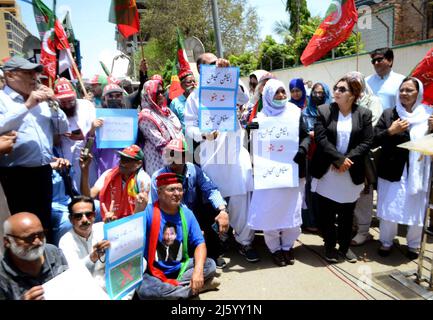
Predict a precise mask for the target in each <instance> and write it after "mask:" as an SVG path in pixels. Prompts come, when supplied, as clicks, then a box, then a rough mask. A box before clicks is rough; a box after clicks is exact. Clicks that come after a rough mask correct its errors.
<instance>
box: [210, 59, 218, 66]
mask: <svg viewBox="0 0 433 320" xmlns="http://www.w3.org/2000/svg"><path fill="white" fill-rule="evenodd" d="M216 63H217V62H216V60H215V61H213V62H211V63H209V65H216Z"/></svg>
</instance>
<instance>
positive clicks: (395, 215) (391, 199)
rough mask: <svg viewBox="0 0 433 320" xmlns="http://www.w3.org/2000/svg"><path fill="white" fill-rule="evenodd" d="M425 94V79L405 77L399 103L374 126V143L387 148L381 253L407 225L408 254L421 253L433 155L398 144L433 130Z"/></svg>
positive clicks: (382, 165)
mask: <svg viewBox="0 0 433 320" xmlns="http://www.w3.org/2000/svg"><path fill="white" fill-rule="evenodd" d="M423 93H424V89H423V84H422V83H421V81H419V80H418V79H416V78H412V77H408V78H405V79H404V80H403V82H402V84H401V85H400V88H399V90H398V92H397V103H396V106H395V107H394V108H392V109H387V110H385V111H384V112H383V114H382V116H381V117H380V119H379V122H378V123H377V125H376V126H375V128H374V134H375V135H374V146H375V147H376V146H381V147H382V152H381V155H380V158H379V161H378V166H377V171H378V176H379V178H378V185H377V194H378V199H377V216H378V217H379V218H380V242H381V244H382V246H381V247H380V248H379V254H380V255H381V256H388V255H389V254H390V252H391V248H392V245H393V240H394V238H395V236H396V235H397V228H398V224H403V225H407V226H408V231H407V235H406V239H407V246H408V251H407V256H408V258H409V259H416V258H417V257H418V250H419V247H420V244H421V233H422V227H423V223H424V213H425V207H426V203H427V190H428V188H429V187H430V186H428V179H429V172H430V163H431V158H430V157H428V156H426V157H424V156H422V155H421V153H419V152H415V151H409V150H407V149H402V148H399V147H398V145H399V144H401V143H404V142H408V141H416V140H418V139H420V138H422V137H424V136H425V135H426V134H427V133H429V132H431V131H432V127H433V117H432V113H433V109H432V108H431V107H429V106H426V105H424V104H422V103H421V101H422V99H423Z"/></svg>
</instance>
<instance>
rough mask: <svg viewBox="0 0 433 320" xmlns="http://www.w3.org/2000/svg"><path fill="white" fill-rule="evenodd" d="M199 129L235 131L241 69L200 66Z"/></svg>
mask: <svg viewBox="0 0 433 320" xmlns="http://www.w3.org/2000/svg"><path fill="white" fill-rule="evenodd" d="M200 68H201V71H200V90H199V105H200V108H199V127H200V129H201V130H202V131H213V130H219V131H235V130H236V121H237V118H236V98H237V90H238V83H239V68H237V67H230V68H218V67H216V66H214V65H201V66H200Z"/></svg>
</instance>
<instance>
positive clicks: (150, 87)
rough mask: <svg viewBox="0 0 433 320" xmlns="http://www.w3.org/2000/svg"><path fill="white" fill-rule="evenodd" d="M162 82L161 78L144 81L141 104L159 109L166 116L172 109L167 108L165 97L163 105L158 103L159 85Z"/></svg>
mask: <svg viewBox="0 0 433 320" xmlns="http://www.w3.org/2000/svg"><path fill="white" fill-rule="evenodd" d="M160 84H161V82H160V81H159V80H149V81H146V82H145V83H144V86H143V90H142V91H141V106H142V108H150V109H153V110H156V111H158V112H159V113H161V114H163V115H164V116H168V115H169V114H170V109H169V108H167V100H166V99H165V97H164V101H163V103H162V105H158V104H157V103H156V100H157V99H156V98H157V92H158V86H159V85H160Z"/></svg>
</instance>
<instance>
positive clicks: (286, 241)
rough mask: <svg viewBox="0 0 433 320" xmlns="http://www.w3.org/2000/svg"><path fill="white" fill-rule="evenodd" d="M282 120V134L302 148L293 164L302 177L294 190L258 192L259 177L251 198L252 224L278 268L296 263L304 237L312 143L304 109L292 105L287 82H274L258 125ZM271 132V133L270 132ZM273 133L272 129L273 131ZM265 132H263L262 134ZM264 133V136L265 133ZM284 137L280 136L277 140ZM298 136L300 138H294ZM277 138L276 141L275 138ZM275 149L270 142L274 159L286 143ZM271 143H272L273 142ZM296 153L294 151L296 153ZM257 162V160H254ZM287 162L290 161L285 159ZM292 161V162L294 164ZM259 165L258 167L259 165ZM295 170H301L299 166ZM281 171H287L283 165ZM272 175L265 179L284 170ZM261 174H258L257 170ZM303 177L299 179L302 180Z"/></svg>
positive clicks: (265, 95) (267, 88)
mask: <svg viewBox="0 0 433 320" xmlns="http://www.w3.org/2000/svg"><path fill="white" fill-rule="evenodd" d="M271 117H272V118H278V119H280V120H281V121H279V122H275V123H277V125H278V124H283V125H284V124H286V126H284V128H283V130H282V131H281V132H284V134H285V135H287V136H290V137H292V138H291V139H292V140H293V141H297V145H299V147H298V148H297V149H296V150H291V153H293V154H295V157H294V159H293V162H295V163H296V164H298V166H299V171H298V173H299V174H295V173H294V174H293V176H295V175H296V177H295V178H294V179H296V181H294V182H293V185H296V186H294V187H278V186H276V188H272V189H257V188H258V183H257V182H258V181H257V177H255V179H254V181H255V190H254V192H253V196H252V199H251V205H250V211H249V217H248V225H249V226H250V227H251V228H252V229H254V230H263V232H264V237H265V242H266V245H267V247H268V249H269V251H270V252H271V254H272V259H273V261H274V262H275V264H276V265H278V266H280V267H283V266H285V265H288V264H293V263H294V262H295V258H294V254H293V245H294V243H295V241H296V239H297V238H298V237H299V235H300V234H301V227H300V226H301V224H302V217H301V208H302V201H303V190H304V186H305V179H304V178H305V162H306V154H307V150H308V144H309V134H308V130H307V128H306V126H305V122H304V121H303V118H302V113H301V109H299V108H297V107H296V105H294V104H292V103H290V102H288V99H287V93H286V88H285V86H284V83H283V82H281V81H279V80H275V79H270V80H269V81H268V82H267V83H266V86H265V87H264V89H263V109H262V111H261V112H259V113H258V114H257V118H256V119H257V122H258V123H259V125H260V123H262V124H263V123H264V122H263V121H265V120H266V119H269V118H271ZM266 131H267V132H269V130H266ZM270 131H272V130H270ZM260 133H261V132H260V131H259V134H260ZM262 134H263V133H262ZM280 136H281V135H279V134H277V138H280ZM294 137H296V138H295V139H294ZM273 139H275V138H273ZM275 141H276V142H278V144H277V145H275V149H274V148H273V145H274V142H273V141H268V142H267V147H266V148H268V150H269V149H270V148H272V150H271V151H270V154H269V156H270V159H271V160H272V159H273V158H274V159H275V158H277V157H278V153H279V152H282V151H283V148H284V144H283V143H282V142H281V143H280V142H279V141H278V139H277V140H275ZM269 142H270V143H269ZM293 151H294V152H293ZM254 158H255V159H256V157H254ZM284 160H287V159H284ZM290 163H291V162H289V165H290ZM256 165H258V164H256ZM293 167H297V166H296V165H295V166H293ZM281 168H287V166H286V165H283V166H281V167H280V169H281ZM268 169H269V170H267V172H268V173H270V176H269V177H267V178H264V179H273V176H272V175H275V174H276V175H280V173H281V170H280V169H278V170H279V171H278V172H277V173H276V172H275V171H276V170H272V168H268ZM255 173H256V174H257V173H258V171H255ZM298 176H299V178H298Z"/></svg>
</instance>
